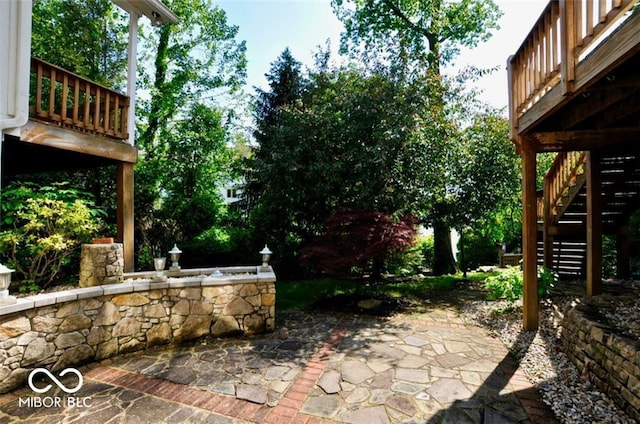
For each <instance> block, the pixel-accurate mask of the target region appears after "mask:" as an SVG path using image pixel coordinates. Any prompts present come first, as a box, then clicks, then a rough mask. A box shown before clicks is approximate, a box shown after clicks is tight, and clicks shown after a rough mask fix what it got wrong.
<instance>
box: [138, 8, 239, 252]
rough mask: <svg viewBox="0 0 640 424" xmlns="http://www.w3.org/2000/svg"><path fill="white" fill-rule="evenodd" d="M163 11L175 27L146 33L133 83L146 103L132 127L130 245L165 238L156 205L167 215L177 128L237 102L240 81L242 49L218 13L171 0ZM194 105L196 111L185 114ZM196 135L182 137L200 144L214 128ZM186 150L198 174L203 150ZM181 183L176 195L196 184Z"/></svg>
mask: <svg viewBox="0 0 640 424" xmlns="http://www.w3.org/2000/svg"><path fill="white" fill-rule="evenodd" d="M167 5H168V6H169V7H170V8H171V9H172V10H173V11H174V12H175V13H176V15H177V16H178V18H179V22H178V24H166V25H163V26H162V27H160V28H153V29H149V28H147V27H145V32H144V35H145V40H146V41H147V42H146V44H145V48H144V49H143V52H145V53H146V54H147V57H146V60H147V61H150V62H151V63H150V64H149V66H143V67H141V69H142V70H143V75H142V78H141V79H140V81H141V85H142V88H143V89H145V90H147V91H148V93H149V94H150V96H149V98H148V100H147V101H146V102H145V101H143V102H141V105H142V106H141V110H140V111H139V113H138V114H139V116H143V117H145V119H144V121H143V122H141V123H140V125H139V127H138V131H139V133H140V136H139V137H138V146H139V147H140V148H141V158H140V161H139V163H138V165H137V167H136V194H135V196H136V225H137V231H138V236H137V239H138V240H142V241H144V240H147V241H148V243H150V242H151V240H154V239H155V238H158V237H159V236H160V235H162V234H165V233H166V232H165V231H164V230H163V229H162V228H161V227H162V226H161V225H160V224H159V221H160V219H159V218H161V217H162V216H164V215H163V214H164V212H163V211H162V210H161V209H162V207H163V205H164V206H165V207H166V205H167V204H169V203H167V202H162V201H161V199H162V197H163V195H165V196H166V193H167V192H166V187H165V183H166V182H167V181H169V180H170V179H171V176H173V174H174V172H175V171H176V170H175V163H174V162H173V157H172V156H175V153H176V148H178V149H179V145H180V141H179V139H180V138H181V137H182V136H183V135H184V134H181V133H179V132H178V131H182V130H184V129H185V128H184V126H181V125H180V124H178V125H176V122H180V121H186V122H192V123H193V122H200V120H201V119H202V118H206V119H210V118H212V117H211V116H209V117H207V115H208V113H209V112H206V111H205V109H204V108H212V107H213V106H214V105H215V104H216V103H217V101H219V100H221V99H224V98H225V96H228V95H235V94H237V93H238V92H239V89H240V88H241V87H242V84H243V83H244V80H245V78H246V57H245V52H246V45H245V42H244V41H242V42H241V41H238V40H237V39H236V37H237V34H238V27H237V26H234V25H230V24H229V23H228V22H227V17H226V14H225V12H224V11H223V10H222V9H220V8H219V7H218V6H214V5H212V3H211V2H209V1H207V0H173V1H170V2H167ZM146 70H151V71H152V73H147V72H145V71H146ZM193 104H198V105H201V106H195V107H192V105H193ZM189 108H191V109H189ZM211 113H218V112H211ZM222 119H223V120H224V119H226V118H222ZM195 128H198V129H199V130H201V131H202V133H201V134H199V135H193V136H189V137H187V138H188V140H187V139H185V140H184V141H185V142H197V143H200V141H202V140H203V137H205V138H206V137H208V136H210V135H211V134H210V131H214V132H215V131H218V130H219V128H220V126H215V127H213V128H211V129H207V128H206V125H205V126H201V125H196V126H194V127H193V128H192V129H195ZM218 140H219V137H217V136H216V137H214V138H213V139H212V140H211V143H213V144H215V145H217V144H216V143H218ZM175 143H177V144H175ZM189 148H195V149H198V152H186V151H185V152H183V153H184V154H193V155H194V157H193V158H192V159H195V160H199V161H202V162H200V163H198V164H194V167H195V168H197V169H198V170H200V171H201V170H202V169H203V166H205V165H206V164H207V163H208V162H207V161H208V160H209V159H207V158H209V156H208V154H207V153H206V151H207V149H208V148H209V147H207V145H206V143H204V142H202V143H201V144H200V145H197V146H196V145H191V146H189ZM191 171H194V169H191V170H187V169H185V172H187V173H190V175H191V177H193V178H196V179H200V178H205V177H206V178H208V175H205V174H204V173H199V172H200V171H198V172H196V173H193V172H191ZM183 182H184V183H185V184H184V186H183V188H184V187H189V186H199V184H203V182H197V181H191V182H186V180H183ZM208 182H210V179H209V180H208ZM207 196H209V197H208V202H213V203H215V202H216V199H215V198H214V197H215V196H213V194H212V193H208V194H207ZM201 200H202V199H201ZM139 247H140V246H139ZM147 247H148V246H147Z"/></svg>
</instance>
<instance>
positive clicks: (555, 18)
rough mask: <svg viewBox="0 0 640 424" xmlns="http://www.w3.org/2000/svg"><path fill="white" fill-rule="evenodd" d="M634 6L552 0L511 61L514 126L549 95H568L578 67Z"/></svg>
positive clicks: (623, 0) (604, 0)
mask: <svg viewBox="0 0 640 424" xmlns="http://www.w3.org/2000/svg"><path fill="white" fill-rule="evenodd" d="M636 2H637V0H560V1H558V0H552V1H550V2H549V4H548V5H547V7H546V8H545V9H544V11H543V12H542V15H541V16H540V18H539V19H538V21H537V22H536V24H535V25H534V26H533V28H532V30H531V32H529V34H528V36H527V38H526V39H525V40H524V42H523V43H522V45H521V46H520V48H519V49H518V51H517V52H516V54H515V55H513V56H511V58H510V59H509V74H510V77H509V86H510V99H509V110H510V115H511V116H510V118H511V122H512V131H514V130H516V128H515V127H514V125H516V123H517V120H518V118H519V117H520V116H522V115H523V114H524V113H525V112H526V111H527V110H529V109H530V108H531V107H532V106H533V105H534V104H536V103H537V102H538V101H539V100H540V99H541V98H542V97H543V96H544V95H545V94H546V93H547V92H548V91H550V90H551V89H552V88H553V87H555V86H556V85H558V84H562V94H567V93H570V92H571V84H572V82H573V81H574V79H575V70H576V66H577V65H578V63H579V62H580V61H582V60H583V59H584V57H585V56H586V55H587V54H588V53H589V52H590V51H591V50H593V49H594V48H595V47H596V46H597V45H598V44H599V43H600V42H601V40H602V39H604V36H605V35H606V34H607V30H609V29H611V28H613V27H614V26H615V25H617V24H619V23H620V22H621V21H622V19H623V18H624V15H625V13H626V12H627V11H628V10H629V9H630V8H631V7H632V6H633V5H634V4H635V3H636Z"/></svg>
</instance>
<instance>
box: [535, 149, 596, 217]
mask: <svg viewBox="0 0 640 424" xmlns="http://www.w3.org/2000/svg"><path fill="white" fill-rule="evenodd" d="M585 161H586V154H585V152H573V151H572V152H560V153H558V155H557V156H556V159H555V160H554V162H553V165H551V169H549V172H547V174H546V175H545V177H544V192H543V195H542V196H538V205H537V206H538V218H543V217H544V215H545V213H544V212H545V210H544V209H545V206H547V207H548V208H550V209H549V212H548V213H549V214H550V217H551V216H555V215H556V214H557V208H558V204H559V203H560V199H562V197H564V196H565V195H566V194H567V192H568V190H569V188H570V187H571V186H572V185H574V184H575V181H576V178H577V177H578V175H580V174H582V173H583V172H584V164H585ZM545 197H547V200H546V201H547V202H548V203H547V204H546V205H545Z"/></svg>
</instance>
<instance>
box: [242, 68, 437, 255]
mask: <svg viewBox="0 0 640 424" xmlns="http://www.w3.org/2000/svg"><path fill="white" fill-rule="evenodd" d="M277 69H279V68H277ZM320 69H321V70H320V71H313V72H312V73H311V75H310V77H309V81H308V84H307V85H306V89H305V90H304V92H303V93H302V94H301V96H300V98H299V99H297V100H296V101H293V102H291V103H290V104H287V105H284V106H282V107H280V108H279V109H278V120H277V125H274V126H271V127H269V128H270V130H269V131H270V133H269V134H270V136H269V139H268V141H269V143H270V148H269V150H268V152H267V151H263V146H262V145H260V146H259V147H258V150H257V151H256V154H255V155H254V157H253V160H252V166H253V171H254V175H255V177H256V179H257V182H259V183H260V184H259V185H257V186H258V187H260V188H261V191H260V193H259V195H260V203H259V207H258V208H257V209H256V210H255V211H254V214H253V216H254V218H255V219H257V218H261V221H260V222H261V223H262V225H260V227H261V228H263V229H265V231H267V230H268V231H269V233H268V234H267V235H266V237H269V238H268V240H269V242H270V243H272V241H271V240H274V241H276V243H278V244H281V246H278V247H280V248H281V251H288V252H298V250H299V248H300V247H301V246H303V245H305V244H307V243H309V242H311V241H313V240H315V239H316V238H317V237H319V236H320V235H322V234H323V233H324V232H325V230H326V228H327V223H328V221H329V219H330V217H332V216H333V215H334V214H335V213H336V212H337V211H340V210H342V209H349V210H352V211H365V212H373V213H374V215H375V213H379V214H382V215H385V216H388V217H391V218H392V219H396V218H399V217H401V216H402V215H405V214H412V213H416V212H419V211H420V210H422V209H423V207H422V206H421V205H420V204H419V203H420V202H421V201H422V199H423V196H422V195H421V193H422V192H423V191H424V189H425V187H426V186H428V185H429V184H430V181H428V180H427V179H426V178H428V177H429V176H430V175H433V173H424V172H420V170H421V169H423V168H424V167H426V166H428V164H426V163H424V162H423V159H424V158H426V157H427V156H426V155H425V149H427V148H428V146H429V144H428V143H426V142H425V140H426V139H427V138H432V137H431V136H427V135H425V134H421V133H420V131H422V130H423V129H424V128H426V127H425V126H423V125H420V120H421V119H423V118H424V119H427V118H426V117H427V116H428V114H429V111H428V107H427V106H428V105H426V104H425V103H424V100H425V99H427V98H428V96H424V95H423V94H422V90H424V88H425V87H424V86H423V85H421V84H415V85H407V84H399V83H398V82H397V81H395V80H394V79H393V78H390V77H389V76H388V75H382V74H370V73H368V72H366V71H364V70H359V69H357V68H344V69H328V68H324V67H322V66H321V67H320ZM433 138H436V137H433ZM374 215H367V216H374ZM376 216H377V215H376ZM382 257H384V255H383V256H382Z"/></svg>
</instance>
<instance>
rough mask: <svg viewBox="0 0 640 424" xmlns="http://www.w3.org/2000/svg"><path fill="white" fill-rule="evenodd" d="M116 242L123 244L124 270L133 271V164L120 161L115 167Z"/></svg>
mask: <svg viewBox="0 0 640 424" xmlns="http://www.w3.org/2000/svg"><path fill="white" fill-rule="evenodd" d="M117 174H118V175H117V198H118V212H117V215H118V219H117V222H118V235H117V240H118V242H120V243H122V244H123V249H124V271H125V272H133V270H134V255H133V248H134V245H133V232H134V227H133V164H132V163H127V162H121V163H119V164H118V169H117Z"/></svg>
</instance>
